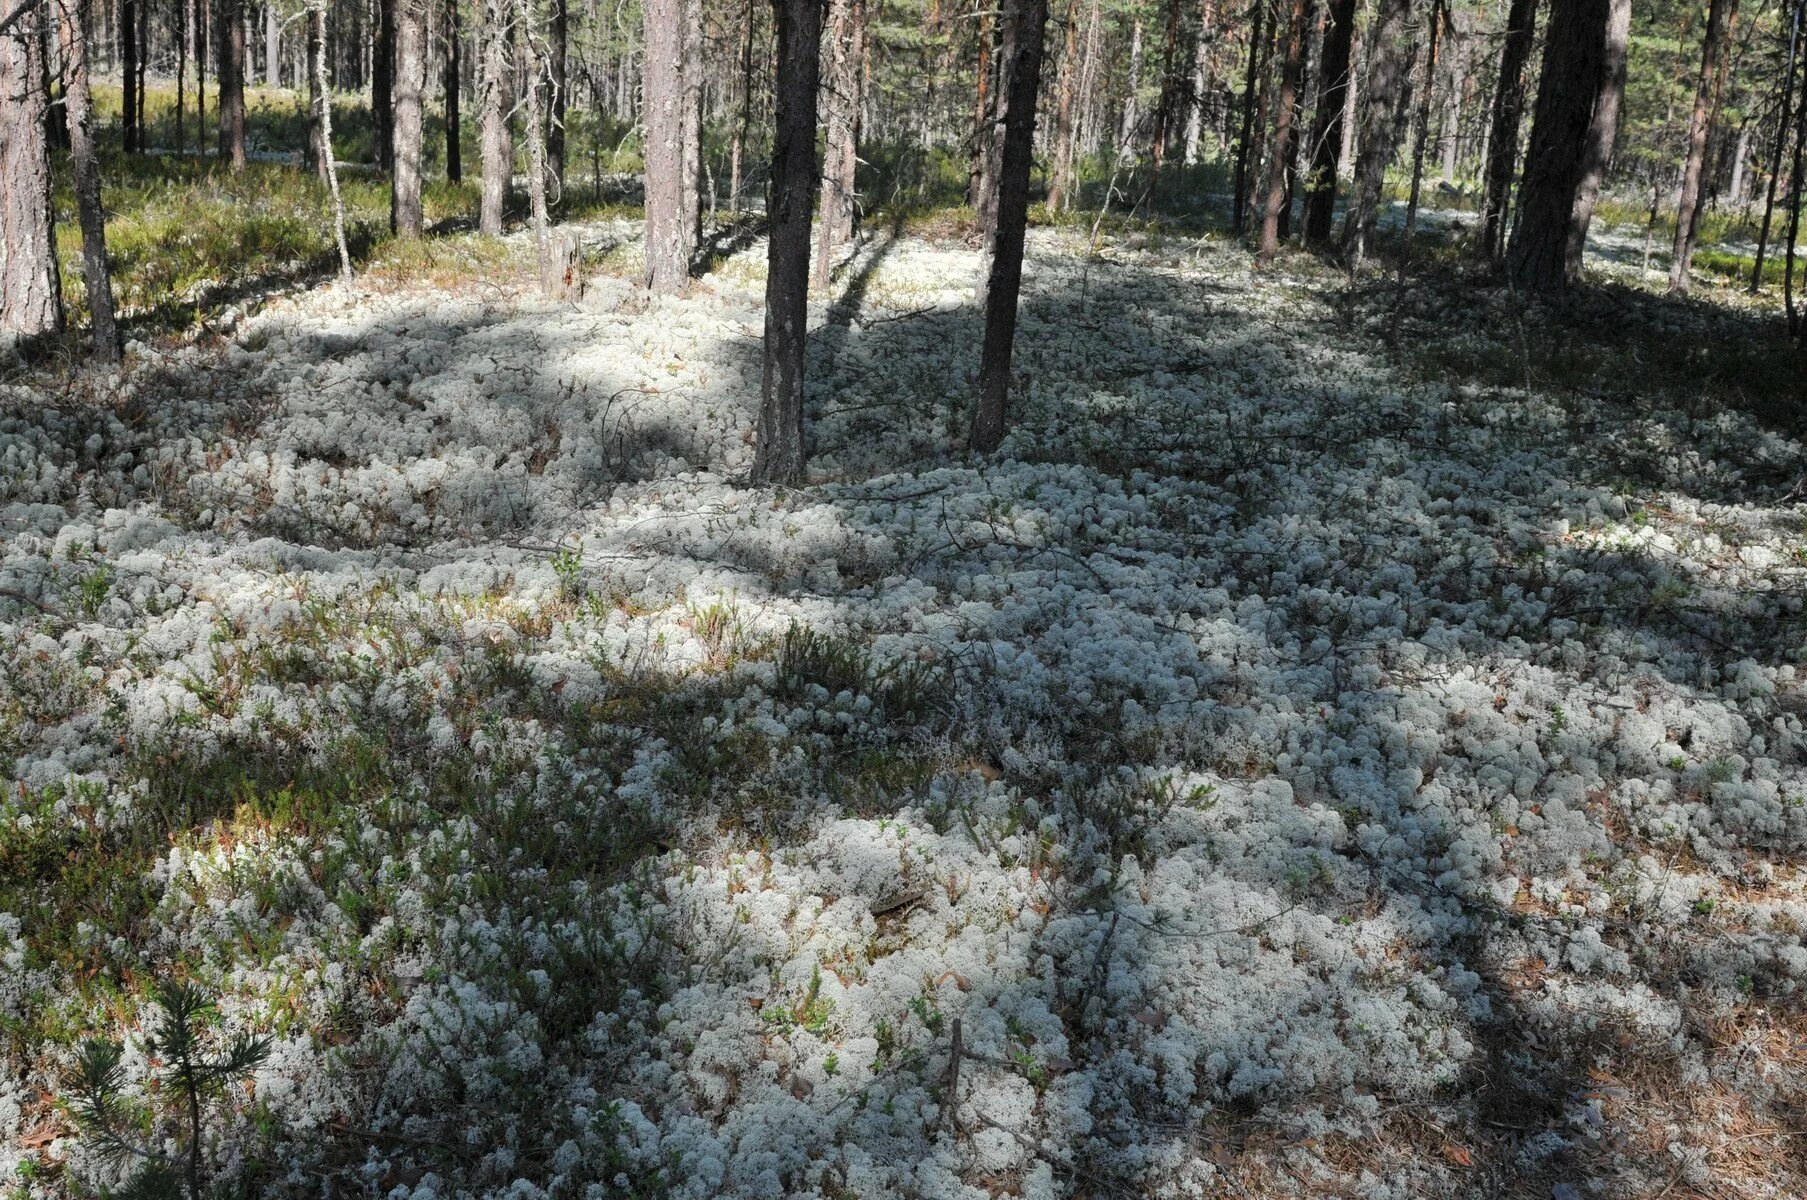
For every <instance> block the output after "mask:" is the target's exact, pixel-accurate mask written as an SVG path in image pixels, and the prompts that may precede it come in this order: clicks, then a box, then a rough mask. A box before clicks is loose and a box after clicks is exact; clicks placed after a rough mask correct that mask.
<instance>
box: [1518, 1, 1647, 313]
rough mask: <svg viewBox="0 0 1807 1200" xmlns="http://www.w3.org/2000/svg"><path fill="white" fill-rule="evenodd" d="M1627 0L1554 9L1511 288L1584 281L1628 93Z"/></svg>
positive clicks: (1556, 4)
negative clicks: (1593, 224) (1584, 260)
mask: <svg viewBox="0 0 1807 1200" xmlns="http://www.w3.org/2000/svg"><path fill="white" fill-rule="evenodd" d="M1629 18H1630V10H1629V8H1628V7H1627V0H1552V3H1551V6H1550V28H1549V32H1548V34H1547V35H1546V40H1545V46H1544V58H1543V74H1542V82H1541V83H1540V84H1539V86H1538V89H1537V104H1536V107H1535V109H1534V110H1533V115H1532V121H1531V145H1530V148H1529V150H1528V151H1527V153H1526V158H1525V176H1524V179H1523V180H1522V181H1521V182H1520V184H1519V203H1518V218H1517V220H1516V222H1515V225H1514V229H1513V234H1512V242H1511V245H1510V246H1509V247H1508V248H1507V251H1506V270H1507V273H1508V275H1509V276H1510V277H1511V278H1512V280H1513V282H1515V283H1516V284H1518V285H1519V286H1520V287H1523V288H1528V289H1532V290H1552V289H1560V288H1566V287H1567V286H1569V284H1571V283H1573V282H1574V281H1575V279H1576V278H1577V277H1578V276H1579V275H1580V272H1581V255H1582V251H1583V249H1584V247H1585V246H1586V243H1587V226H1588V223H1589V221H1590V220H1591V219H1592V217H1593V202H1594V195H1595V194H1597V192H1598V189H1599V182H1600V178H1601V177H1602V176H1603V175H1604V173H1605V169H1606V163H1607V160H1608V159H1609V158H1610V157H1611V153H1612V139H1613V131H1614V130H1615V129H1616V127H1617V124H1618V107H1619V98H1620V96H1621V95H1622V94H1623V91H1624V86H1625V50H1626V41H1627V37H1628V33H1629V24H1630V21H1629Z"/></svg>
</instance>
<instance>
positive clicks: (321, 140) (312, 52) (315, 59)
mask: <svg viewBox="0 0 1807 1200" xmlns="http://www.w3.org/2000/svg"><path fill="white" fill-rule="evenodd" d="M319 24H321V23H320V22H316V21H315V20H314V14H313V13H312V12H311V11H310V12H309V13H308V20H307V161H308V166H309V167H311V168H312V169H313V171H314V174H315V175H317V176H319V177H320V178H321V179H325V178H326V157H327V155H326V147H325V137H326V125H325V122H324V121H323V120H322V112H323V109H324V107H325V105H326V102H327V101H326V84H325V83H324V80H325V77H326V76H325V71H326V37H325V33H324V32H323V31H322V30H321V29H320V28H318V26H319Z"/></svg>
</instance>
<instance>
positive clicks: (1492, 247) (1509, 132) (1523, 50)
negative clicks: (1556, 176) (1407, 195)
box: [1475, 0, 1538, 263]
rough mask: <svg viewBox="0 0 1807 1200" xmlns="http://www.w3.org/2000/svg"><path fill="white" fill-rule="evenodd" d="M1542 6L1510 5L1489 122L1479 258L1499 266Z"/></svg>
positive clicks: (1526, 0) (1516, 1)
mask: <svg viewBox="0 0 1807 1200" xmlns="http://www.w3.org/2000/svg"><path fill="white" fill-rule="evenodd" d="M1537 2H1538V0H1512V6H1511V8H1510V9H1509V10H1508V11H1507V13H1506V36H1505V40H1504V42H1503V43H1502V44H1501V46H1500V68H1499V78H1498V79H1497V80H1496V82H1495V85H1494V90H1493V112H1492V114H1491V116H1490V118H1489V122H1488V133H1487V170H1486V176H1485V178H1484V179H1483V181H1482V184H1481V236H1480V239H1479V241H1477V242H1476V244H1475V249H1476V253H1477V254H1478V255H1479V256H1480V257H1481V258H1482V259H1483V260H1484V261H1487V262H1495V263H1496V262H1498V261H1499V260H1500V257H1501V256H1502V255H1503V254H1504V253H1505V250H1506V202H1507V200H1508V198H1509V197H1510V195H1511V192H1512V176H1513V174H1514V172H1515V171H1516V170H1517V168H1518V131H1519V124H1520V122H1521V121H1522V120H1523V119H1524V112H1525V66H1526V64H1527V63H1529V62H1530V60H1531V45H1532V43H1533V41H1534V40H1535V38H1536V34H1537Z"/></svg>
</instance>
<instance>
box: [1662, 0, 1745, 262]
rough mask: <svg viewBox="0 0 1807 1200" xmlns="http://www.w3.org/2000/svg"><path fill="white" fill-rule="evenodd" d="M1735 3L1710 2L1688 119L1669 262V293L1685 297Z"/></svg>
mask: <svg viewBox="0 0 1807 1200" xmlns="http://www.w3.org/2000/svg"><path fill="white" fill-rule="evenodd" d="M1730 7H1731V0H1710V3H1709V4H1708V5H1707V26H1706V30H1705V32H1704V33H1703V34H1702V36H1701V49H1700V76H1699V78H1698V80H1697V81H1696V84H1695V88H1694V109H1693V111H1692V112H1691V113H1690V114H1689V116H1688V153H1687V157H1686V158H1685V159H1684V160H1683V163H1682V185H1681V196H1680V198H1679V201H1678V203H1677V206H1676V213H1675V246H1674V249H1673V252H1672V254H1671V256H1670V259H1669V291H1670V292H1671V293H1672V294H1681V295H1685V294H1686V293H1687V291H1688V269H1689V267H1690V266H1692V265H1693V262H1694V234H1695V225H1696V223H1697V222H1698V221H1699V219H1700V180H1701V174H1702V172H1703V170H1704V168H1705V166H1706V160H1707V133H1708V128H1709V126H1710V125H1711V123H1712V115H1713V90H1714V87H1715V83H1716V81H1717V79H1718V78H1719V73H1720V58H1721V56H1722V54H1723V53H1724V49H1723V46H1724V40H1725V39H1724V34H1725V22H1726V10H1727V9H1728V8H1730Z"/></svg>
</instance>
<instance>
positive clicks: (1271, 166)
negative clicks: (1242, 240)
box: [1255, 0, 1307, 263]
mask: <svg viewBox="0 0 1807 1200" xmlns="http://www.w3.org/2000/svg"><path fill="white" fill-rule="evenodd" d="M1306 12H1307V5H1306V0H1292V10H1291V12H1290V13H1289V15H1288V16H1287V20H1286V49H1285V55H1286V57H1285V58H1284V59H1283V60H1282V61H1281V66H1280V94H1279V96H1278V98H1277V99H1276V100H1275V103H1274V139H1273V151H1272V153H1270V154H1269V155H1268V159H1267V204H1266V206H1265V207H1264V209H1263V211H1262V214H1261V242H1260V245H1259V246H1258V248H1257V249H1256V251H1255V260H1256V261H1257V262H1263V263H1265V262H1270V261H1272V259H1273V257H1274V255H1276V254H1278V253H1279V252H1280V211H1281V209H1282V208H1284V207H1285V206H1286V199H1287V187H1286V173H1287V168H1288V167H1290V166H1291V165H1292V160H1293V110H1294V109H1295V108H1296V107H1297V106H1298V99H1299V82H1300V76H1301V75H1302V74H1303V73H1304V70H1305V17H1306Z"/></svg>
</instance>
